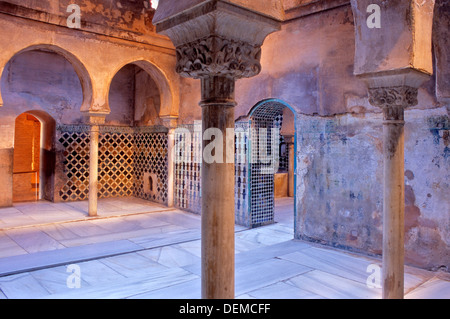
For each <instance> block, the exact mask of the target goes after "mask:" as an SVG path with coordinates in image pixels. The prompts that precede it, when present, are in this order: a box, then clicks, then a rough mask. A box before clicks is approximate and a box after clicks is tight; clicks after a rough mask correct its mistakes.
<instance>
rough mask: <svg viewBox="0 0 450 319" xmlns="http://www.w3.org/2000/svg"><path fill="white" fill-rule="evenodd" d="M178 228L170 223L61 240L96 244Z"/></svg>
mask: <svg viewBox="0 0 450 319" xmlns="http://www.w3.org/2000/svg"><path fill="white" fill-rule="evenodd" d="M178 230H180V227H178V226H173V225H168V226H161V227H153V228H147V229H139V230H135V231H128V232H121V233H106V234H104V235H98V236H85V237H78V238H73V239H67V240H61V241H60V242H61V244H63V245H64V246H66V247H75V246H82V245H89V244H95V243H105V242H109V241H116V240H121V239H130V240H133V239H134V238H136V237H146V238H148V237H149V236H152V235H161V234H169V233H170V232H172V231H178Z"/></svg>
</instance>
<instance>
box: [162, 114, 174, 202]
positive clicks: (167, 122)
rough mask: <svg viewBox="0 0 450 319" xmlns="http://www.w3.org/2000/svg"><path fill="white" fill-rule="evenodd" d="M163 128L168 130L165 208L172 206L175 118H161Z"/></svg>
mask: <svg viewBox="0 0 450 319" xmlns="http://www.w3.org/2000/svg"><path fill="white" fill-rule="evenodd" d="M162 120H163V124H164V126H166V127H167V128H169V132H168V133H167V206H168V207H173V205H174V191H175V190H174V183H175V166H174V165H175V163H174V160H175V154H174V149H175V129H176V128H177V118H176V117H167V118H162Z"/></svg>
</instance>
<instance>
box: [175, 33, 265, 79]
mask: <svg viewBox="0 0 450 319" xmlns="http://www.w3.org/2000/svg"><path fill="white" fill-rule="evenodd" d="M176 52H177V66H176V71H177V72H178V73H179V74H180V75H181V76H183V77H191V78H196V79H199V78H205V77H212V76H220V77H231V78H234V79H239V78H249V77H253V76H255V75H257V74H259V73H260V72H261V63H260V60H261V47H260V46H255V45H251V44H249V43H246V42H242V41H235V40H231V39H224V38H221V37H219V36H209V37H207V38H205V39H200V40H196V41H193V42H190V43H187V44H184V45H181V46H179V47H177V48H176Z"/></svg>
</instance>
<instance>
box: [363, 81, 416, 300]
mask: <svg viewBox="0 0 450 319" xmlns="http://www.w3.org/2000/svg"><path fill="white" fill-rule="evenodd" d="M369 96H370V103H371V104H372V105H375V106H378V107H381V108H382V110H383V116H384V121H383V145H384V188H383V197H384V202H383V267H382V273H383V276H382V287H383V298H384V299H403V297H404V234H405V226H404V224H405V223H404V215H405V181H404V172H405V169H404V162H405V156H404V125H405V121H404V109H405V108H406V107H408V106H412V105H416V104H417V89H416V88H412V87H405V86H401V87H389V88H375V89H369Z"/></svg>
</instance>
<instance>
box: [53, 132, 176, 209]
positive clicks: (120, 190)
mask: <svg viewBox="0 0 450 319" xmlns="http://www.w3.org/2000/svg"><path fill="white" fill-rule="evenodd" d="M89 130H90V128H89V126H86V125H59V126H58V127H57V141H58V142H59V143H60V145H59V148H62V149H63V150H64V151H63V165H64V173H65V178H66V179H65V181H64V183H63V186H62V187H61V189H60V191H59V197H60V199H61V200H62V201H76V200H86V199H88V194H89V147H90V145H89V143H90V138H89ZM147 176H150V177H154V179H155V183H154V184H155V187H154V188H153V187H150V190H147V189H145V187H144V184H145V182H144V177H147ZM167 179H168V178H167V132H166V130H165V129H164V128H160V127H148V128H147V127H146V128H129V127H114V126H101V127H100V135H99V172H98V182H99V192H98V196H99V198H108V197H126V196H135V197H139V198H143V199H148V200H151V201H155V202H159V203H163V204H165V203H167Z"/></svg>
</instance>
